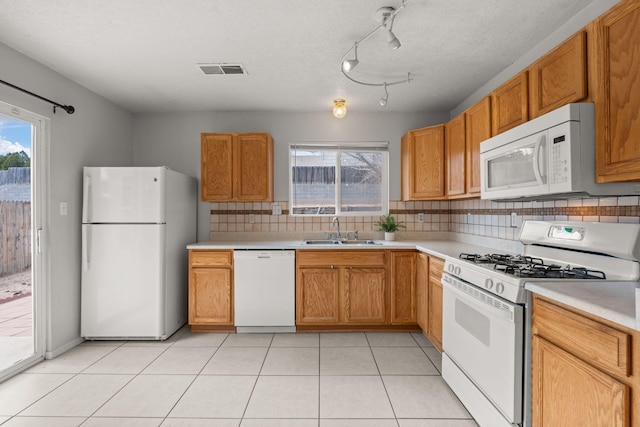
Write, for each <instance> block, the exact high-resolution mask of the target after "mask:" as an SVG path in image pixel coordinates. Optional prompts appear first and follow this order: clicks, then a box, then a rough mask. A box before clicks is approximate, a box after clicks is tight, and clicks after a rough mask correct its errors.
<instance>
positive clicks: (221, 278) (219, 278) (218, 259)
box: [189, 250, 234, 331]
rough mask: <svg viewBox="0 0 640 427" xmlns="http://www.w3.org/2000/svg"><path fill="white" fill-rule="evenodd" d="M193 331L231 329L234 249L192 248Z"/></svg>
mask: <svg viewBox="0 0 640 427" xmlns="http://www.w3.org/2000/svg"><path fill="white" fill-rule="evenodd" d="M189 325H191V329H192V331H207V330H221V329H222V330H227V329H229V330H232V329H233V328H234V327H233V250H190V251H189Z"/></svg>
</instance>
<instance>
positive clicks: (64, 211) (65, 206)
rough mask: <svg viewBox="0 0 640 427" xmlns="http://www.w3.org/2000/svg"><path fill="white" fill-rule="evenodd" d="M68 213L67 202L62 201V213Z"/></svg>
mask: <svg viewBox="0 0 640 427" xmlns="http://www.w3.org/2000/svg"><path fill="white" fill-rule="evenodd" d="M66 214H67V202H60V215H66Z"/></svg>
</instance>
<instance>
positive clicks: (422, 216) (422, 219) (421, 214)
mask: <svg viewBox="0 0 640 427" xmlns="http://www.w3.org/2000/svg"><path fill="white" fill-rule="evenodd" d="M418 222H419V223H420V224H422V223H423V222H424V212H420V213H419V214H418Z"/></svg>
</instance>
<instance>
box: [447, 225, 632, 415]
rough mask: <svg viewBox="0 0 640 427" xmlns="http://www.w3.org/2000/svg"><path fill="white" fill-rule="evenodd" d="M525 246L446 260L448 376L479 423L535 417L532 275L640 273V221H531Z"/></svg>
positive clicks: (570, 277) (625, 277) (571, 277)
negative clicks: (530, 336)
mask: <svg viewBox="0 0 640 427" xmlns="http://www.w3.org/2000/svg"><path fill="white" fill-rule="evenodd" d="M520 241H521V242H522V243H523V244H524V250H523V253H522V254H460V257H459V258H457V259H453V258H448V259H446V260H445V267H444V273H443V275H442V285H443V340H442V344H443V348H444V354H443V362H442V365H443V367H442V369H443V372H442V376H443V378H444V379H445V381H446V382H447V383H448V384H449V386H450V387H451V388H452V389H453V391H454V392H455V393H456V394H457V395H458V397H459V398H460V400H461V401H462V403H463V404H464V405H465V406H466V407H467V409H468V410H469V412H470V413H471V415H473V417H474V418H475V419H476V421H477V422H478V424H479V425H480V426H481V427H484V426H487V427H499V426H505V427H506V426H529V425H530V387H531V386H530V353H531V352H530V347H529V346H530V343H529V341H530V340H529V339H528V338H527V336H528V334H529V326H530V323H529V321H530V313H529V305H528V300H529V295H528V292H527V291H525V289H524V285H525V283H526V282H540V281H554V282H558V281H564V280H567V281H572V282H575V281H586V280H589V281H591V280H599V281H633V282H637V281H638V280H639V279H640V262H639V260H640V225H639V224H618V223H593V222H568V221H525V223H524V224H523V227H522V231H521V234H520Z"/></svg>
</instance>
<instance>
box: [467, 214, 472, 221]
mask: <svg viewBox="0 0 640 427" xmlns="http://www.w3.org/2000/svg"><path fill="white" fill-rule="evenodd" d="M467 224H471V212H467Z"/></svg>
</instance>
